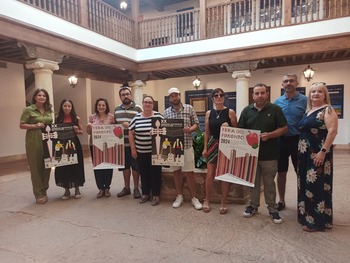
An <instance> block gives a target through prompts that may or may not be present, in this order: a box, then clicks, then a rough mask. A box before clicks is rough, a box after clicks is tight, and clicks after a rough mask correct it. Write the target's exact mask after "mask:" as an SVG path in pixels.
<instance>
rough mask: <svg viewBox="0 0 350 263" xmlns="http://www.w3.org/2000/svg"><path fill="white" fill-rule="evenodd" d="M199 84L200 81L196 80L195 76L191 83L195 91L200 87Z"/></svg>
mask: <svg viewBox="0 0 350 263" xmlns="http://www.w3.org/2000/svg"><path fill="white" fill-rule="evenodd" d="M201 83H202V81H201V79H200V78H198V77H197V76H196V78H195V79H194V80H193V81H192V84H193V87H194V88H195V89H198V88H199V86H200V85H201Z"/></svg>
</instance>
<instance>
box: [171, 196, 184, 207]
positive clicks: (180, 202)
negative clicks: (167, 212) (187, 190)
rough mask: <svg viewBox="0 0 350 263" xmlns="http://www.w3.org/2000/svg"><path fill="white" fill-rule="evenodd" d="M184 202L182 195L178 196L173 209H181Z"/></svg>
mask: <svg viewBox="0 0 350 263" xmlns="http://www.w3.org/2000/svg"><path fill="white" fill-rule="evenodd" d="M183 202H184V198H183V196H182V195H177V196H176V200H175V202H174V203H173V207H174V208H179V207H180V206H181V205H182V203H183Z"/></svg>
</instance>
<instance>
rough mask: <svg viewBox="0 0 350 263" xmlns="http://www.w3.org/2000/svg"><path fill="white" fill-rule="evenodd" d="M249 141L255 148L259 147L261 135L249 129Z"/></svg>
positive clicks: (247, 137)
mask: <svg viewBox="0 0 350 263" xmlns="http://www.w3.org/2000/svg"><path fill="white" fill-rule="evenodd" d="M246 139H247V143H248V144H249V145H250V146H252V148H253V149H256V148H258V146H259V135H258V134H257V133H255V132H250V131H248V135H247V136H246Z"/></svg>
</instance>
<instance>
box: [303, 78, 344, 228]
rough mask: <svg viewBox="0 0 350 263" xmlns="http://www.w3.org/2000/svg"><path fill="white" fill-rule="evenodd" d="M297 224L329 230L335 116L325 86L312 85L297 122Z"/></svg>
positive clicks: (335, 126) (331, 217)
mask: <svg viewBox="0 0 350 263" xmlns="http://www.w3.org/2000/svg"><path fill="white" fill-rule="evenodd" d="M299 129H300V140H299V145H298V150H299V161H298V221H299V223H300V224H301V225H303V230H304V231H308V232H313V231H322V230H324V229H325V228H332V225H333V211H332V193H333V146H332V144H333V141H334V139H335V136H336V135H337V130H338V115H337V113H336V112H335V110H334V109H333V108H332V107H331V105H330V98H329V94H328V90H327V87H326V84H325V83H324V82H316V83H313V84H312V86H311V89H310V92H309V97H308V108H307V111H306V114H305V115H304V117H303V119H302V120H301V121H300V122H299Z"/></svg>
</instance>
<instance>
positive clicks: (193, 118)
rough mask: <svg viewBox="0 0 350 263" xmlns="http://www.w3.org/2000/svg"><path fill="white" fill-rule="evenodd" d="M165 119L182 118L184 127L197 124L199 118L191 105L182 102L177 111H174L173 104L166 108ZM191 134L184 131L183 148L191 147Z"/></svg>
mask: <svg viewBox="0 0 350 263" xmlns="http://www.w3.org/2000/svg"><path fill="white" fill-rule="evenodd" d="M164 118H165V119H183V120H184V127H188V126H192V125H193V124H198V123H199V120H198V117H197V114H196V112H195V110H194V109H193V107H192V106H191V105H189V104H183V105H182V109H181V110H180V111H179V112H176V111H175V110H174V108H173V106H171V107H169V108H167V109H166V110H165V112H164ZM192 140H193V139H192V135H191V134H188V133H185V134H184V142H185V149H188V148H190V147H192V144H193V141H192Z"/></svg>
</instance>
